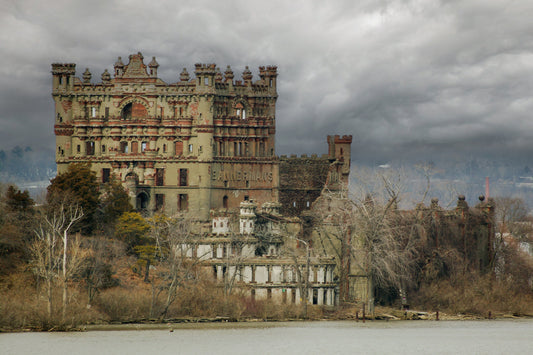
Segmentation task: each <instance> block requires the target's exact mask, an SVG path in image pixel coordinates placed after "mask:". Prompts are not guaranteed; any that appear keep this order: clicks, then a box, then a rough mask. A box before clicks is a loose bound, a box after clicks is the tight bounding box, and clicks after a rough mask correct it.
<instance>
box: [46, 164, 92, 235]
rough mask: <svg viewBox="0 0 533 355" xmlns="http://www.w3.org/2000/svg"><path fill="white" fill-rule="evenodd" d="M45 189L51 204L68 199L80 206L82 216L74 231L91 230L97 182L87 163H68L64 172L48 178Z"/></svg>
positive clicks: (89, 232) (85, 231) (84, 231)
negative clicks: (48, 183) (48, 182)
mask: <svg viewBox="0 0 533 355" xmlns="http://www.w3.org/2000/svg"><path fill="white" fill-rule="evenodd" d="M47 190H48V193H47V196H46V199H47V202H48V203H49V204H51V205H53V204H57V203H64V201H65V200H66V199H69V200H70V202H71V203H78V204H79V205H80V206H81V208H82V209H83V214H84V217H83V219H82V220H81V221H80V223H79V224H77V227H76V230H75V231H81V232H83V233H85V234H91V233H92V232H93V230H94V229H95V224H96V213H97V209H98V204H99V184H98V182H97V180H96V173H95V172H94V171H91V165H90V164H89V163H75V164H70V165H69V167H68V170H67V171H66V172H64V173H62V174H59V175H57V176H56V177H55V178H53V179H52V180H50V186H48V189H47Z"/></svg>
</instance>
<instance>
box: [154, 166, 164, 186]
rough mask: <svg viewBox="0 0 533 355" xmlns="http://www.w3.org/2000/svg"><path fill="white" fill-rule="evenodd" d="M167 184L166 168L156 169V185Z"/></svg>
mask: <svg viewBox="0 0 533 355" xmlns="http://www.w3.org/2000/svg"><path fill="white" fill-rule="evenodd" d="M164 184H165V169H163V168H157V169H155V186H163V185H164Z"/></svg>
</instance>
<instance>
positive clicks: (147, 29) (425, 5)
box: [0, 0, 533, 163]
mask: <svg viewBox="0 0 533 355" xmlns="http://www.w3.org/2000/svg"><path fill="white" fill-rule="evenodd" d="M0 10H1V11H0V13H1V14H0V43H1V45H0V54H1V57H2V59H3V65H2V67H1V68H0V75H1V78H2V80H1V82H0V149H10V148H11V147H12V146H14V145H17V144H18V145H21V146H25V145H32V146H33V147H35V148H38V149H50V150H52V149H54V139H53V105H52V99H51V97H50V91H51V77H50V64H51V63H52V62H74V63H76V64H77V71H78V72H77V75H78V76H81V73H82V72H83V70H85V68H86V67H89V68H90V70H91V72H92V73H93V80H95V81H96V80H99V78H100V74H101V73H102V72H103V71H104V69H106V68H107V69H108V70H111V69H112V64H113V63H114V61H115V60H116V57H117V56H122V57H126V58H127V56H128V55H129V54H131V53H136V52H137V51H141V52H142V53H143V54H144V55H145V57H147V58H148V57H151V56H156V57H157V60H158V61H159V63H160V65H161V66H160V76H161V77H162V79H163V80H165V81H167V82H175V81H177V80H178V76H179V72H180V71H181V69H182V68H183V67H187V68H188V69H189V71H192V68H193V65H194V63H197V62H209V63H211V62H214V63H217V64H218V65H219V67H220V68H221V69H223V70H224V68H225V67H226V65H228V64H229V65H231V66H232V68H233V69H234V71H235V72H236V74H237V75H239V74H240V73H241V72H242V71H243V70H244V66H245V65H249V66H250V68H251V69H252V70H254V69H256V68H257V66H259V65H266V64H276V65H278V66H279V73H280V74H279V89H278V93H279V101H278V111H277V122H278V130H277V132H278V139H277V147H278V153H280V154H288V153H322V152H325V150H326V147H325V135H326V134H353V135H354V145H353V156H354V158H355V159H357V160H360V161H363V162H379V163H383V162H387V161H394V160H424V159H437V158H439V157H442V158H454V159H455V158H462V157H465V156H479V157H484V158H487V157H498V158H506V159H519V158H526V157H528V156H530V155H531V153H533V140H532V139H531V138H530V136H531V133H530V132H532V128H533V127H532V126H533V120H532V119H531V112H533V98H532V95H531V93H532V92H533V80H532V78H533V27H531V21H530V19H531V17H532V15H533V3H531V2H530V1H525V0H524V1H514V2H503V1H502V2H500V1H490V2H488V1H481V0H479V1H422V2H420V1H400V0H398V1H394V0H390V1H385V0H384V1H357V2H354V1H328V2H310V1H293V2H286V1H270V2H255V1H180V2H176V1H152V2H145V1H127V0H115V1H90V2H84V1H66V0H64V1H59V0H58V1H46V2H43V1H39V0H22V1H7V2H6V3H4V4H3V5H0Z"/></svg>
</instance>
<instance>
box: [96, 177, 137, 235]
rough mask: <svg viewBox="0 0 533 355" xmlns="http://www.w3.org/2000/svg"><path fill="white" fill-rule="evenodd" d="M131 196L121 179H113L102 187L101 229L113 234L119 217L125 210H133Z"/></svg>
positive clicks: (100, 206)
mask: <svg viewBox="0 0 533 355" xmlns="http://www.w3.org/2000/svg"><path fill="white" fill-rule="evenodd" d="M132 211H133V207H132V206H131V203H130V197H129V196H128V193H127V192H126V190H125V189H124V187H123V186H122V184H121V182H120V180H118V179H112V180H111V181H109V182H108V183H106V184H104V185H103V186H102V189H101V194H100V203H99V206H98V212H99V216H98V217H99V218H98V220H99V224H100V228H99V229H100V230H102V231H104V232H105V233H106V234H109V235H112V234H113V232H114V229H115V224H116V222H117V220H118V218H119V217H120V216H121V215H122V214H123V213H125V212H132Z"/></svg>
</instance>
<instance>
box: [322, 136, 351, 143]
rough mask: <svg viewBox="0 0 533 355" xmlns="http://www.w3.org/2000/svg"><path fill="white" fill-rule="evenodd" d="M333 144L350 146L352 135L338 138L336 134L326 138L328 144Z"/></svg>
mask: <svg viewBox="0 0 533 355" xmlns="http://www.w3.org/2000/svg"><path fill="white" fill-rule="evenodd" d="M332 140H333V142H334V143H344V144H351V143H352V135H344V136H342V137H341V136H340V135H338V134H336V135H334V136H328V142H330V141H332Z"/></svg>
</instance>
